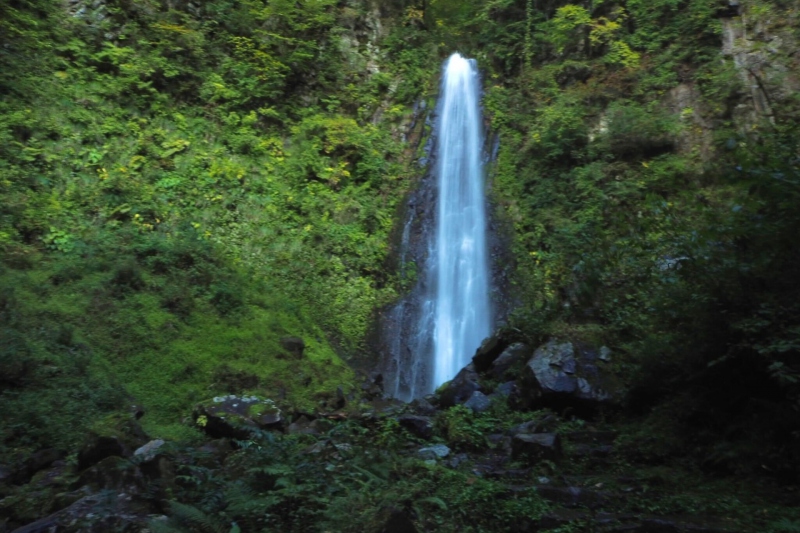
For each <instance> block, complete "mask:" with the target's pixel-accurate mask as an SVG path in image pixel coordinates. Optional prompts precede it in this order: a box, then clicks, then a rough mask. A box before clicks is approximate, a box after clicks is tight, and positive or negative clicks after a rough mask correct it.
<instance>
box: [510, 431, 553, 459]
mask: <svg viewBox="0 0 800 533" xmlns="http://www.w3.org/2000/svg"><path fill="white" fill-rule="evenodd" d="M561 455H562V452H561V439H560V438H559V436H558V435H557V434H555V433H520V434H518V435H514V437H513V438H512V439H511V457H512V458H513V459H525V460H527V461H528V462H529V463H536V462H538V461H541V460H547V461H558V460H559V459H560V458H561Z"/></svg>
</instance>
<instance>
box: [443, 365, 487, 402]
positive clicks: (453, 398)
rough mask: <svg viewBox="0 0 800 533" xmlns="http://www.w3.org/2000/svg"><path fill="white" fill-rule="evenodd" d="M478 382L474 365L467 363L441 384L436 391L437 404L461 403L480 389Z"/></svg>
mask: <svg viewBox="0 0 800 533" xmlns="http://www.w3.org/2000/svg"><path fill="white" fill-rule="evenodd" d="M481 388H482V387H481V386H480V383H478V373H477V372H476V371H475V367H474V366H472V364H469V365H467V366H465V367H464V368H462V369H461V371H460V372H459V373H458V374H456V377H454V378H453V379H452V380H450V381H448V382H447V383H445V384H444V385H442V387H441V389H440V390H439V391H438V396H439V398H438V404H439V406H440V407H442V408H445V409H446V408H448V407H453V406H456V405H461V404H462V403H464V402H466V401H467V400H469V399H470V397H471V396H472V393H473V392H475V391H477V390H481Z"/></svg>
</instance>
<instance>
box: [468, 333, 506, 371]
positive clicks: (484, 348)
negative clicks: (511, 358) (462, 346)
mask: <svg viewBox="0 0 800 533" xmlns="http://www.w3.org/2000/svg"><path fill="white" fill-rule="evenodd" d="M507 346H508V341H507V340H506V339H504V338H503V336H502V334H501V333H499V332H496V333H494V334H493V335H492V336H491V337H488V338H486V339H484V340H483V342H482V343H481V345H480V347H479V348H478V350H477V351H476V352H475V355H474V356H472V364H473V366H474V367H475V370H476V371H477V372H486V371H487V370H489V367H490V366H492V363H493V362H494V360H495V359H497V358H498V357H499V356H500V354H502V353H503V350H505V349H506V347H507Z"/></svg>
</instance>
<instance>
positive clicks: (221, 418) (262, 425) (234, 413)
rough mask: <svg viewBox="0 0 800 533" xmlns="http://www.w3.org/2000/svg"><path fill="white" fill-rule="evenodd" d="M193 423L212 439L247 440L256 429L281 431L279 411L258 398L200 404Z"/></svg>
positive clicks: (228, 398)
mask: <svg viewBox="0 0 800 533" xmlns="http://www.w3.org/2000/svg"><path fill="white" fill-rule="evenodd" d="M194 421H195V423H196V424H197V425H198V426H199V427H200V428H201V429H202V430H203V431H204V432H205V433H206V434H207V435H209V436H210V437H212V438H215V439H221V438H232V439H239V440H244V439H247V438H248V437H249V436H250V435H251V434H252V432H253V430H255V429H269V430H280V429H282V428H283V422H284V419H283V415H282V413H281V409H280V408H279V407H278V406H277V405H276V404H275V402H273V401H272V400H270V399H268V398H261V397H259V396H252V395H251V396H236V395H233V394H229V395H226V396H217V397H216V398H212V399H211V400H208V401H206V402H203V403H200V404H199V405H197V407H195V410H194Z"/></svg>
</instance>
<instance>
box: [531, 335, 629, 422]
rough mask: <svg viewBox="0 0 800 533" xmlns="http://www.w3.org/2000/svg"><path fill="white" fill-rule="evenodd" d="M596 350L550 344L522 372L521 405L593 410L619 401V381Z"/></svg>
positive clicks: (539, 349)
mask: <svg viewBox="0 0 800 533" xmlns="http://www.w3.org/2000/svg"><path fill="white" fill-rule="evenodd" d="M607 365H608V363H606V362H604V361H603V360H601V359H600V356H599V354H598V352H597V351H596V350H593V349H590V348H579V349H576V348H575V345H574V344H573V343H572V342H569V341H565V342H562V341H558V340H556V339H553V340H550V341H549V342H548V343H547V344H544V345H543V346H540V347H539V348H538V349H537V350H536V351H535V352H534V354H533V357H531V358H530V359H529V360H528V362H527V363H526V364H525V366H524V367H523V369H522V377H521V379H520V389H521V397H522V403H523V405H524V406H525V407H528V408H538V407H553V408H556V409H558V408H565V407H571V408H574V409H579V410H581V409H592V408H597V407H600V406H603V405H613V404H615V403H617V402H618V400H619V390H620V386H619V383H618V380H617V379H616V377H615V376H614V374H613V373H612V372H611V370H610V369H608V368H607Z"/></svg>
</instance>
